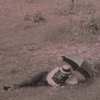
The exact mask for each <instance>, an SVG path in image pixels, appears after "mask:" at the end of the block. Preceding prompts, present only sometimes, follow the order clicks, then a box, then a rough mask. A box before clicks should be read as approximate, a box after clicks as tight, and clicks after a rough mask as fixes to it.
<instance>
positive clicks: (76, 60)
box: [62, 54, 93, 79]
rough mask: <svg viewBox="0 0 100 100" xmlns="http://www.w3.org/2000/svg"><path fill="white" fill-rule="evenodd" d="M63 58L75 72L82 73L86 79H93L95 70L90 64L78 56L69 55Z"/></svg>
mask: <svg viewBox="0 0 100 100" xmlns="http://www.w3.org/2000/svg"><path fill="white" fill-rule="evenodd" d="M62 57H63V61H65V62H67V63H68V64H70V65H71V66H72V68H73V70H75V71H76V70H77V71H78V72H80V73H81V74H82V75H83V76H84V77H85V78H86V79H88V78H93V70H92V68H91V66H90V64H89V63H88V62H87V61H86V60H84V59H83V58H82V57H80V56H78V55H77V54H68V55H65V56H62Z"/></svg>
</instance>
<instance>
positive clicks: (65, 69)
mask: <svg viewBox="0 0 100 100" xmlns="http://www.w3.org/2000/svg"><path fill="white" fill-rule="evenodd" d="M60 71H61V73H62V75H63V76H68V75H71V74H72V71H71V66H70V65H69V64H66V65H63V66H62V67H61V68H60Z"/></svg>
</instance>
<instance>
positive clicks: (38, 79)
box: [13, 71, 48, 88]
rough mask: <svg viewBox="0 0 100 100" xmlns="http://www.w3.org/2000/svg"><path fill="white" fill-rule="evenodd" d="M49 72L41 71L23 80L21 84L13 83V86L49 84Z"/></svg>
mask: <svg viewBox="0 0 100 100" xmlns="http://www.w3.org/2000/svg"><path fill="white" fill-rule="evenodd" d="M47 74H48V72H47V71H43V72H40V73H38V74H36V75H34V76H32V77H31V78H29V79H27V80H24V81H22V82H21V83H19V84H15V85H13V87H14V88H21V87H25V86H37V85H48V82H47V80H46V77H47Z"/></svg>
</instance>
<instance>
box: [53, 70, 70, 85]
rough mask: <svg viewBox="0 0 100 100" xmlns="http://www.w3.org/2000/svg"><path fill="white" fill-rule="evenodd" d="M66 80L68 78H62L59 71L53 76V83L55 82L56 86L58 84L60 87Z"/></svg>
mask: <svg viewBox="0 0 100 100" xmlns="http://www.w3.org/2000/svg"><path fill="white" fill-rule="evenodd" d="M67 79H68V77H63V76H62V75H61V71H60V70H59V71H58V72H57V73H55V74H54V76H53V80H54V82H56V83H57V84H60V85H64V84H65V82H66V80H67Z"/></svg>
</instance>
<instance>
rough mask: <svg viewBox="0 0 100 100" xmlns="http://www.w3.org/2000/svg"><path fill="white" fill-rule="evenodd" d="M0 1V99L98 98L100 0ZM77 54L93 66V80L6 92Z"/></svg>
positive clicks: (80, 99)
mask: <svg viewBox="0 0 100 100" xmlns="http://www.w3.org/2000/svg"><path fill="white" fill-rule="evenodd" d="M71 8H72V2H71V0H37V1H36V0H0V100H100V78H99V71H100V62H99V61H100V0H91V1H90V0H81V1H79V0H75V3H74V8H73V9H72V10H71ZM69 53H76V54H78V55H80V56H82V57H84V59H86V60H87V61H88V62H89V63H91V65H92V68H93V69H94V70H95V78H94V79H93V80H92V81H91V82H86V83H80V84H78V85H75V86H66V87H65V88H58V89H54V88H52V87H45V86H43V87H37V88H33V87H28V88H22V89H18V90H15V91H4V90H3V86H4V85H12V84H14V83H18V82H20V81H21V80H23V79H26V78H27V77H28V76H31V75H34V74H35V73H36V72H39V71H41V70H51V69H53V68H55V67H57V66H59V67H60V66H61V65H62V62H60V61H59V60H58V56H60V55H62V54H69Z"/></svg>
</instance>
